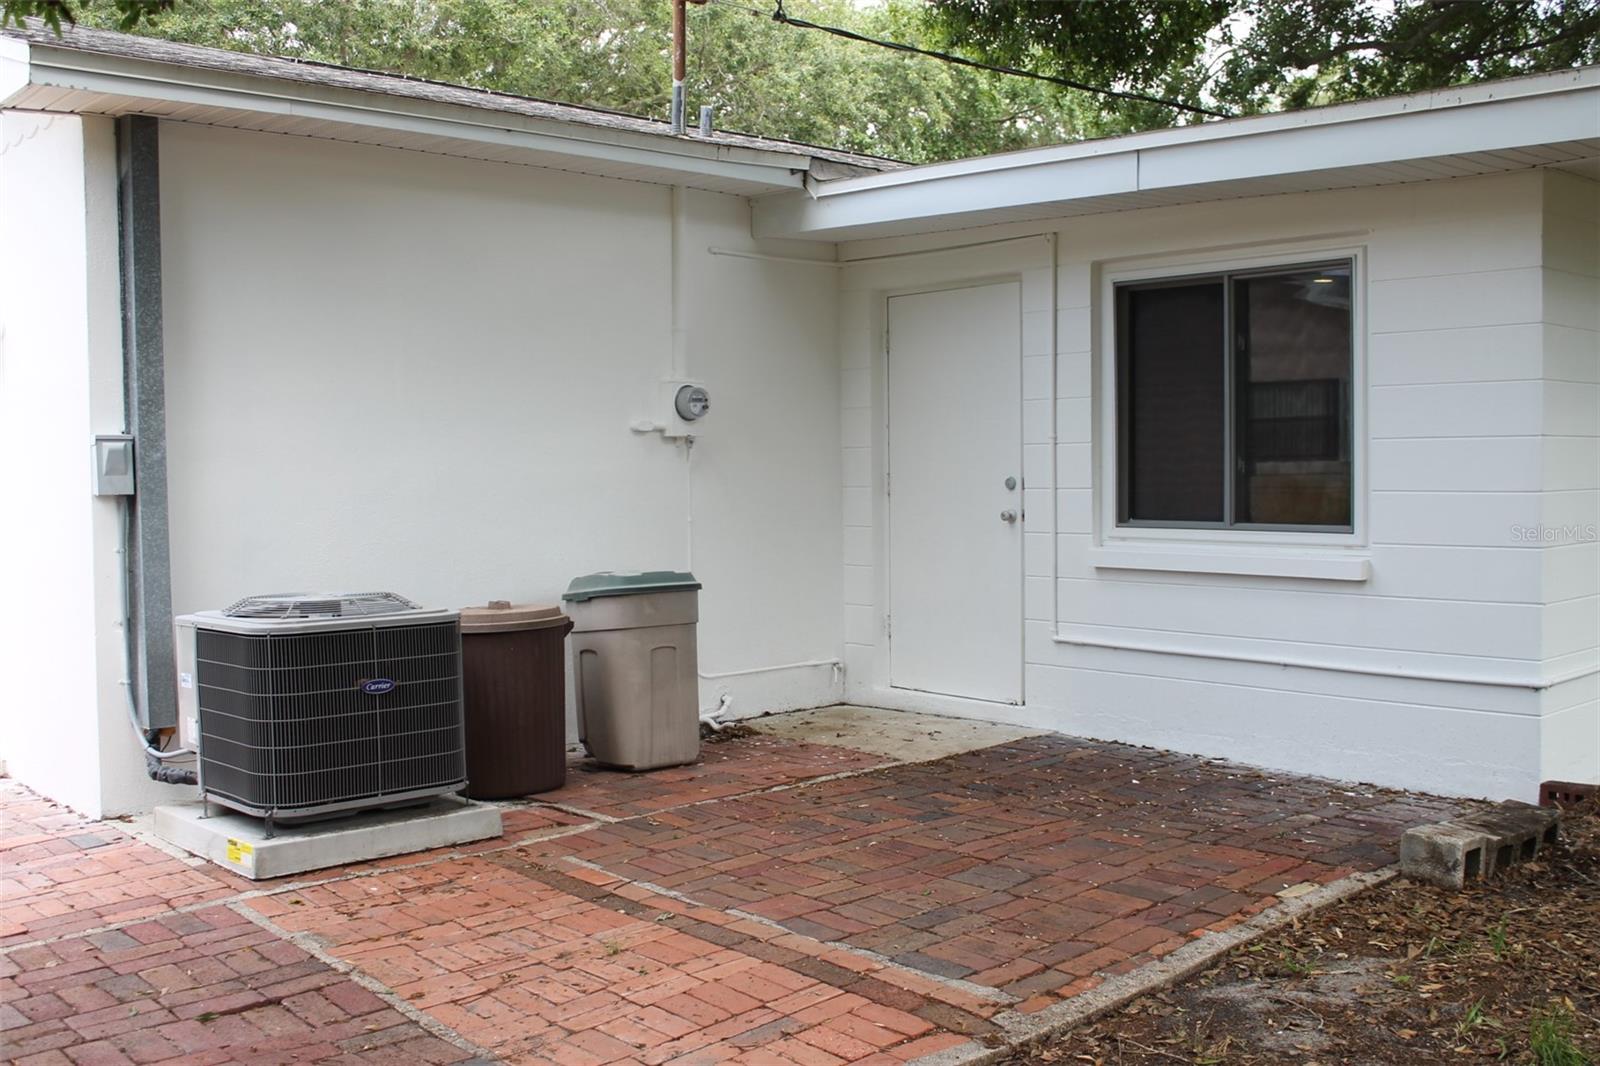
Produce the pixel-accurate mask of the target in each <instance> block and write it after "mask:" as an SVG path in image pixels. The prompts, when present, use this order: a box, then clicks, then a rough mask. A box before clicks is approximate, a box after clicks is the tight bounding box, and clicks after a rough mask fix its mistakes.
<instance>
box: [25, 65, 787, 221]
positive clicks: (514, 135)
mask: <svg viewBox="0 0 1600 1066" xmlns="http://www.w3.org/2000/svg"><path fill="white" fill-rule="evenodd" d="M18 65H20V66H21V68H22V69H23V70H24V71H25V72H26V79H25V80H19V78H18V77H17V74H16V70H15V67H16V66H18ZM33 88H54V89H63V90H69V91H76V92H81V93H88V94H96V95H104V96H107V97H113V98H117V99H116V100H115V101H113V102H112V103H110V104H109V105H108V104H107V103H105V102H99V103H97V104H96V106H95V108H94V109H93V110H94V112H95V113H98V114H123V113H139V112H140V111H141V110H148V104H149V103H151V102H169V103H176V104H180V105H189V106H195V107H209V108H222V109H230V110H235V111H238V112H242V113H248V114H259V115H270V116H281V117H295V118H303V119H310V120H316V121H325V122H331V123H340V124H343V125H346V126H354V127H363V128H366V129H372V130H395V131H400V132H404V133H411V134H418V135H422V136H433V137H443V138H450V139H454V140H462V141H469V142H475V143H479V144H488V145H493V146H497V147H507V148H522V149H527V150H531V151H535V152H542V153H548V154H550V155H552V156H561V157H565V158H568V159H573V160H583V159H591V160H599V161H604V162H608V163H612V164H620V165H624V166H633V167H649V168H652V169H655V170H659V171H664V172H669V173H675V174H682V175H684V176H686V177H687V176H692V175H704V176H710V177H718V178H725V179H731V180H736V181H744V182H749V183H751V184H753V185H758V186H763V187H765V188H767V189H769V190H772V191H778V190H785V189H799V188H801V186H802V174H803V173H804V171H805V168H806V166H807V165H808V160H807V158H806V157H804V156H797V155H793V154H788V153H783V152H764V151H760V150H758V149H753V148H746V147H743V146H738V145H727V144H716V143H708V142H705V141H697V140H694V139H692V138H673V137H660V136H653V135H649V134H643V133H637V132H633V131H630V130H616V129H605V128H602V127H597V126H585V125H582V124H579V123H569V122H562V121H560V120H557V119H548V118H540V117H535V116H529V115H520V114H515V113H512V112H503V111H490V110H485V109H481V108H472V107H464V106H461V105H458V104H451V103H444V102H440V101H436V100H424V99H416V98H411V97H404V96H394V95H386V94H383V93H378V92H364V91H360V90H356V89H347V88H342V87H336V86H327V85H314V84H305V83H298V82H292V81H283V80H277V79H272V78H266V77H261V76H257V75H251V74H246V73H239V72H234V71H220V70H211V69H207V68H200V67H185V66H181V65H177V64H171V63H161V62H155V61H151V60H145V59H134V58H129V57H124V56H116V55H109V54H105V53H99V52H88V51H81V50H78V49H72V48H58V47H52V46H50V45H47V44H38V43H32V44H30V43H29V42H26V41H22V40H19V39H16V38H10V39H0V107H8V106H10V107H15V106H22V107H26V106H28V104H27V96H28V95H29V93H30V90H31V89H33ZM141 104H143V105H145V106H144V107H143V108H142V107H141ZM45 109H47V110H48V109H49V108H48V107H46V108H45ZM67 109H70V108H67Z"/></svg>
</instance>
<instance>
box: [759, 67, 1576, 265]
mask: <svg viewBox="0 0 1600 1066" xmlns="http://www.w3.org/2000/svg"><path fill="white" fill-rule="evenodd" d="M1558 145H1559V146H1563V147H1562V149H1561V153H1565V154H1568V155H1574V156H1576V157H1578V158H1593V157H1597V156H1600V67H1587V68H1583V69H1580V70H1574V71H1567V72H1561V73H1559V74H1551V75H1542V76H1538V77H1534V78H1522V79H1515V80H1514V81H1511V82H1501V83H1489V84H1486V85H1481V86H1471V87H1466V88H1463V89H1457V90H1450V91H1442V92H1438V93H1433V94H1421V95H1417V96H1409V97H1396V98H1392V99H1388V100H1383V101H1370V102H1365V103H1361V104H1353V105H1341V106H1338V107H1330V108H1324V109H1318V110H1317V111H1313V112H1295V113H1289V114H1278V115H1265V116H1260V117H1257V118H1249V119H1236V120H1230V121H1227V122H1221V123H1208V124H1205V125H1200V126H1191V127H1183V128H1180V129H1175V130H1162V131H1158V132H1154V133H1149V134H1138V135H1133V136H1129V137H1119V138H1112V139H1108V140H1103V141H1090V142H1083V143H1081V144H1074V145H1062V146H1057V147H1054V148H1047V149H1035V150H1031V151H1024V152H1016V153H1011V154H1008V155H1001V156H991V157H988V158H979V159H972V160H961V161H958V162H955V163H941V164H933V165H929V166H923V167H911V168H907V169H905V170H899V171H894V172H892V173H887V174H878V175H870V176H867V177H861V178H852V179H847V180H843V181H835V182H828V183H826V184H823V185H813V187H812V191H811V195H810V196H809V197H797V196H774V197H767V198H763V199H762V200H759V201H758V202H757V204H756V213H755V232H756V235H757V236H761V237H792V238H807V239H821V240H851V239H859V238H870V237H878V236H892V235H896V234H905V233H915V232H923V231H928V230H934V229H954V228H966V227H971V226H978V225H984V224H987V223H990V222H1002V221H1018V220H1021V219H1022V218H1025V217H1032V218H1047V217H1050V216H1052V215H1064V214H1087V213H1098V212H1102V211H1116V210H1128V209H1130V208H1134V207H1141V206H1153V205H1156V204H1160V203H1183V202H1203V201H1207V200H1217V199H1227V198H1231V197H1237V196H1250V195H1262V194H1264V193H1270V192H1284V191H1296V190H1297V189H1300V188H1316V187H1350V186H1354V185H1362V184H1387V183H1391V182H1390V181H1388V180H1381V179H1382V178H1383V175H1382V174H1380V173H1376V172H1374V169H1375V168H1376V169H1377V170H1381V169H1382V168H1385V167H1390V166H1393V167H1396V168H1402V169H1404V168H1410V169H1415V165H1416V164H1419V163H1420V164H1428V163H1429V162H1430V161H1437V160H1452V159H1454V160H1460V159H1462V158H1464V157H1465V158H1473V159H1477V160H1479V165H1478V166H1477V168H1476V170H1474V169H1473V167H1471V166H1468V167H1466V168H1465V169H1464V170H1463V171H1462V172H1463V173H1466V172H1479V173H1482V172H1491V171H1494V170H1498V169H1518V165H1517V164H1516V163H1515V161H1513V160H1507V161H1506V165H1505V166H1503V167H1501V166H1497V165H1495V163H1494V161H1493V160H1492V159H1490V158H1486V157H1487V156H1489V155H1491V154H1492V153H1496V152H1507V151H1512V152H1515V151H1518V150H1523V149H1528V148H1535V147H1544V146H1558ZM1561 153H1552V152H1547V153H1546V154H1547V155H1559V154H1561ZM1551 161H1554V160H1553V159H1552V160H1551ZM1521 165H1524V166H1533V165H1538V163H1537V162H1536V161H1528V162H1525V163H1523V164H1521ZM1437 170H1438V173H1436V174H1435V175H1434V176H1438V177H1445V176H1450V173H1449V170H1450V168H1449V167H1446V166H1439V167H1438V168H1437ZM1397 172H1398V171H1397ZM1394 180H1396V181H1398V180H1401V179H1400V178H1395V179H1394ZM1410 180H1424V179H1422V178H1419V177H1415V176H1413V177H1411V178H1410Z"/></svg>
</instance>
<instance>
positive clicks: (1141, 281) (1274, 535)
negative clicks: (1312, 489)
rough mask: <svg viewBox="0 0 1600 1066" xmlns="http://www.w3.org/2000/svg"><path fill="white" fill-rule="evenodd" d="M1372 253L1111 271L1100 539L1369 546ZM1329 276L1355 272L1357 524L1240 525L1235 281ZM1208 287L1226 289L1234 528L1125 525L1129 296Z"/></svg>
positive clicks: (1353, 484) (1210, 259)
mask: <svg viewBox="0 0 1600 1066" xmlns="http://www.w3.org/2000/svg"><path fill="white" fill-rule="evenodd" d="M1364 260H1365V249H1364V248H1363V247H1359V246H1357V247H1351V246H1328V245H1323V246H1317V245H1307V246H1295V247H1284V248H1280V249H1279V250H1277V251H1275V252H1272V253H1263V254H1260V255H1249V256H1238V257H1223V256H1217V255H1204V254H1197V255H1180V256H1172V257H1166V258H1163V259H1159V260H1157V259H1145V260H1144V261H1142V262H1131V261H1130V262H1128V263H1126V264H1101V267H1100V270H1099V273H1100V285H1099V289H1100V297H1099V298H1100V314H1099V316H1098V317H1099V320H1100V322H1101V323H1102V328H1101V329H1100V330H1099V331H1098V332H1099V336H1098V338H1097V346H1098V347H1099V349H1100V358H1099V360H1098V366H1099V374H1098V378H1099V385H1100V389H1099V392H1100V395H1099V399H1098V401H1097V422H1098V425H1099V427H1100V428H1101V429H1102V430H1103V432H1102V433H1101V434H1100V435H1099V438H1098V439H1099V441H1100V442H1101V444H1100V446H1099V449H1098V450H1099V455H1098V456H1097V466H1098V468H1099V470H1100V485H1101V488H1102V491H1101V492H1099V493H1098V494H1097V496H1098V498H1099V511H1100V518H1101V521H1100V522H1099V523H1098V530H1099V536H1098V541H1099V542H1100V543H1101V544H1105V545H1108V546H1109V545H1115V544H1130V543H1138V542H1140V541H1150V542H1167V541H1198V542H1213V543H1222V544H1230V545H1235V546H1241V545H1250V544H1260V545H1270V544H1277V545H1300V546H1314V545H1329V546H1337V547H1351V546H1355V545H1360V544H1364V543H1365V539H1364V538H1365V524H1366V474H1367V461H1366V460H1367V454H1366V453H1367V434H1366V404H1365V395H1366V369H1365V362H1366V359H1365V350H1366V343H1365V341H1366V304H1367V300H1366V284H1365V277H1366V272H1365V262H1364ZM1319 268H1348V269H1349V271H1350V304H1351V306H1350V353H1349V354H1350V403H1349V425H1348V427H1347V428H1346V430H1345V432H1348V433H1349V436H1350V468H1351V469H1350V523H1349V524H1348V525H1340V526H1333V525H1300V524H1281V523H1260V522H1233V521H1230V520H1229V519H1231V518H1232V515H1233V502H1234V493H1235V491H1236V484H1235V483H1236V481H1237V471H1236V469H1235V468H1234V462H1235V457H1236V455H1237V447H1238V442H1237V426H1236V424H1235V416H1236V409H1237V394H1236V383H1235V381H1234V347H1235V346H1234V343H1233V334H1234V309H1235V308H1234V304H1235V301H1234V295H1233V284H1232V283H1233V281H1234V280H1236V279H1244V278H1249V277H1261V276H1272V275H1276V274H1282V273H1290V272H1295V271H1302V270H1313V269H1319ZM1201 280H1215V281H1216V282H1217V283H1218V284H1220V285H1222V288H1223V304H1224V307H1223V310H1224V314H1223V323H1224V325H1223V328H1224V330H1225V334H1224V338H1223V341H1224V344H1223V373H1224V375H1225V380H1224V394H1225V396H1226V397H1227V409H1226V411H1225V413H1224V414H1225V417H1224V423H1225V425H1224V440H1225V454H1224V471H1225V478H1224V488H1223V493H1224V499H1223V506H1224V511H1223V514H1224V518H1225V520H1224V521H1221V522H1203V521H1172V520H1158V519H1129V520H1127V521H1123V520H1122V518H1121V515H1122V513H1123V506H1124V501H1125V500H1126V498H1127V496H1126V493H1127V489H1128V481H1127V478H1128V472H1127V471H1126V470H1124V469H1123V463H1122V461H1121V460H1122V455H1123V454H1124V448H1125V444H1126V441H1125V432H1126V419H1125V418H1124V416H1123V412H1124V411H1125V404H1126V402H1127V398H1126V397H1124V396H1123V395H1122V391H1121V390H1120V389H1119V387H1118V385H1119V383H1120V381H1121V380H1122V368H1123V359H1124V352H1123V337H1124V330H1123V329H1122V317H1123V315H1122V301H1121V300H1120V299H1119V295H1118V294H1119V292H1120V291H1121V290H1122V289H1123V288H1127V287H1141V286H1142V287H1150V286H1160V285H1165V284H1172V285H1182V284H1185V283H1189V282H1194V281H1201Z"/></svg>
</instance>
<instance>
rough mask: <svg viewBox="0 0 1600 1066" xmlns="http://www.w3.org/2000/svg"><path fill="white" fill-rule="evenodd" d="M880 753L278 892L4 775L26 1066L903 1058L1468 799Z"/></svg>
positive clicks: (1026, 748) (778, 758) (1072, 988)
mask: <svg viewBox="0 0 1600 1066" xmlns="http://www.w3.org/2000/svg"><path fill="white" fill-rule="evenodd" d="M883 763H884V760H883V759H882V758H880V757H878V756H873V755H869V754H866V753H863V752H856V751H852V750H850V749H846V748H837V747H826V746H821V745H813V744H805V743H798V742H794V741H789V740H780V739H777V738H774V737H765V736H759V737H752V738H746V739H742V740H737V741H730V742H727V743H724V744H718V745H713V746H708V747H707V749H706V758H705V759H704V760H703V761H702V763H701V764H700V765H699V766H696V767H691V768H683V769H679V770H671V771H664V772H661V773H657V774H648V775H634V776H629V775H622V774H612V773H604V772H593V771H582V770H580V771H577V772H575V773H574V774H573V775H572V777H571V783H570V784H569V786H568V787H567V788H565V789H563V790H561V791H560V792H558V793H551V794H548V795H547V796H544V797H540V798H539V800H540V802H536V803H531V804H528V805H524V806H518V807H511V808H508V809H507V810H506V812H505V815H506V829H507V833H506V836H505V837H504V838H502V839H499V840H495V841H487V842H483V843H481V844H478V845H473V846H470V847H466V848H461V849H455V850H451V851H440V852H432V853H424V854H421V855H412V856H405V857H401V858H396V859H389V860H384V861H382V862H376V863H370V864H363V865H361V866H359V867H348V868H341V869H338V870H330V871H323V872H322V873H321V874H318V875H306V876H304V877H302V878H300V879H296V880H292V881H289V880H285V881H282V882H263V883H252V882H248V881H244V880H241V879H239V878H236V877H234V876H232V875H231V874H228V873H226V872H224V871H222V870H220V869H218V868H216V867H212V866H209V865H203V864H199V863H197V862H196V861H193V860H188V859H183V858H177V857H174V856H173V855H170V854H168V853H167V852H166V851H164V850H162V849H160V848H157V847H155V846H152V845H151V844H148V843H145V842H143V841H142V840H140V839H137V838H135V837H134V836H132V835H130V834H129V833H128V832H127V831H126V830H125V829H124V828H122V827H120V826H118V825H117V824H116V823H95V822H89V821H87V820H84V819H81V818H78V817H76V816H75V815H73V814H71V813H70V812H67V811H65V810H63V809H61V808H58V807H55V806H53V805H51V804H49V803H46V802H44V801H42V800H39V799H37V798H36V797H34V796H32V795H31V794H29V793H28V792H27V791H26V790H24V789H22V788H20V787H18V786H16V785H13V784H11V783H10V782H0V800H3V803H0V807H3V811H0V813H3V817H4V824H3V827H0V1055H4V1056H9V1057H10V1058H12V1059H14V1060H16V1061H18V1062H28V1063H32V1062H38V1063H90V1062H118V1063H120V1062H161V1061H176V1060H181V1061H186V1062H219V1063H220V1062H340V1063H343V1062H352V1063H353V1062H395V1063H417V1062H440V1063H446V1062H464V1061H494V1060H496V1059H500V1060H504V1061H507V1062H529V1063H547V1062H554V1063H567V1064H599V1063H613V1062H633V1063H662V1062H673V1061H682V1062H725V1061H734V1062H744V1063H752V1064H772V1066H781V1064H785V1063H802V1064H818V1066H829V1064H836V1063H841V1062H863V1063H896V1062H905V1061H909V1060H912V1059H915V1058H917V1057H919V1056H921V1055H923V1054H927V1053H930V1052H933V1051H937V1050H939V1049H941V1048H945V1047H950V1046H953V1045H956V1044H960V1043H962V1042H964V1041H966V1040H968V1039H970V1038H972V1037H973V1036H977V1037H980V1038H981V1037H984V1036H987V1035H990V1034H992V1033H993V1032H994V1031H995V1027H996V1023H997V1021H1003V1018H1000V1017H998V1016H1000V1015H1003V1014H1015V1013H1017V1012H1023V1013H1026V1012H1031V1011H1035V1010H1039V1009H1042V1008H1043V1007H1046V1006H1049V1005H1050V1004H1052V1003H1055V1002H1059V1001H1060V1000H1061V998H1063V997H1070V996H1072V995H1075V994H1077V993H1079V992H1081V991H1083V990H1085V989H1087V988H1090V987H1093V986H1094V985H1095V984H1097V983H1098V982H1099V981H1101V980H1103V979H1104V978H1105V977H1107V976H1109V975H1111V974H1116V973H1121V972H1126V971H1128V970H1131V969H1133V968H1136V967H1138V966H1140V965H1142V964H1144V963H1148V962H1150V961H1152V960H1153V959H1156V958H1158V957H1160V956H1162V955H1164V954H1166V953H1168V952H1170V951H1172V950H1175V949H1176V948H1178V947H1180V946H1182V945H1183V944H1185V943H1188V942H1189V941H1190V940H1192V939H1193V938H1195V937H1197V936H1201V935H1204V934H1205V933H1206V932H1207V931H1208V930H1215V929H1222V928H1226V927H1228V926H1230V925H1232V924H1235V923H1237V922H1239V921H1242V920H1244V919H1245V918H1246V917H1247V916H1249V915H1251V914H1254V913H1257V912H1259V911H1261V910H1263V909H1264V908H1267V907H1270V906H1272V905H1273V904H1274V903H1276V902H1278V897H1277V895H1276V893H1278V892H1280V891H1282V890H1283V889H1285V888H1287V887H1289V886H1291V885H1296V884H1299V883H1302V882H1314V883H1326V882H1330V881H1333V880H1336V879H1338V878H1341V877H1344V876H1346V875H1348V874H1350V873H1352V872H1355V871H1359V870H1369V869H1373V868H1376V867H1379V866H1383V865H1385V864H1387V863H1389V862H1391V861H1392V860H1393V846H1394V844H1395V841H1396V840H1397V838H1398V833H1399V830H1400V828H1401V827H1403V826H1405V825H1409V824H1413V823H1415V822H1419V821H1425V820H1433V819H1436V818H1438V817H1441V816H1443V815H1444V814H1445V813H1447V812H1448V811H1449V810H1451V809H1453V808H1452V806H1451V805H1450V804H1447V803H1444V802H1442V801H1438V800H1433V799H1427V798H1419V797H1415V796H1406V795H1402V794H1398V793H1389V792H1380V791H1375V790H1371V789H1361V788H1352V787H1350V786H1344V785H1340V784H1337V783H1332V782H1327V781H1318V780H1311V779H1306V778H1293V777H1284V776H1271V775H1265V774H1262V773H1259V772H1256V771H1251V770H1247V769H1242V768H1239V767H1233V766H1229V765H1226V764H1220V763H1214V762H1207V761H1205V760H1200V759H1196V758H1192V757H1187V756H1177V755H1172V754H1168V753H1162V752H1155V751H1149V750H1146V749H1138V748H1131V747H1125V746H1120V745H1111V744H1099V743H1089V742H1084V741H1077V740H1072V739H1069V738H1065V737H1060V736H1041V737H1033V738H1030V739H1026V740H1020V741H1015V742H1012V743H1007V744H1002V745H999V746H996V747H992V748H985V749H981V750H978V751H973V752H968V753H966V754H964V755H958V756H954V757H952V758H949V759H943V760H940V761H939V762H937V763H923V764H897V765H887V766H885V765H883ZM557 805H559V806H557Z"/></svg>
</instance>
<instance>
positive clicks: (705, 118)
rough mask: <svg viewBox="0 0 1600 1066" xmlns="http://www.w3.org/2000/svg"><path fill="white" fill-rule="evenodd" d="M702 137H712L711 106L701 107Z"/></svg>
mask: <svg viewBox="0 0 1600 1066" xmlns="http://www.w3.org/2000/svg"><path fill="white" fill-rule="evenodd" d="M700 136H702V137H709V136H711V105H710V104H701V105H700Z"/></svg>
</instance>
